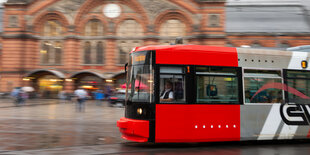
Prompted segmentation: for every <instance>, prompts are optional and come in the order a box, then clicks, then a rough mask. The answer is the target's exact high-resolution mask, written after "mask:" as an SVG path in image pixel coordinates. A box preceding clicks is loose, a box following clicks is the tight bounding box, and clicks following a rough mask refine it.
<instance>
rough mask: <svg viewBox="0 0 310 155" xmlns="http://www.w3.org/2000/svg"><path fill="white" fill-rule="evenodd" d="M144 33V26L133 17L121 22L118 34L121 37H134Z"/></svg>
mask: <svg viewBox="0 0 310 155" xmlns="http://www.w3.org/2000/svg"><path fill="white" fill-rule="evenodd" d="M142 35H143V30H142V26H141V25H140V24H139V23H137V22H136V21H135V20H132V19H128V20H125V21H123V22H122V23H121V24H120V26H119V29H118V31H117V36H120V37H133V36H142Z"/></svg>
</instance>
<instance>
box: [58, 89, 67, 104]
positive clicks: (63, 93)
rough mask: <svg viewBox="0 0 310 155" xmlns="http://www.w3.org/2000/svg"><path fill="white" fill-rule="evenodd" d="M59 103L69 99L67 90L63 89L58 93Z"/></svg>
mask: <svg viewBox="0 0 310 155" xmlns="http://www.w3.org/2000/svg"><path fill="white" fill-rule="evenodd" d="M58 98H59V103H66V100H67V93H66V91H64V90H62V91H60V92H59V93H58Z"/></svg>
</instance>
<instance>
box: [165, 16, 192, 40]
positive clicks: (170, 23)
mask: <svg viewBox="0 0 310 155" xmlns="http://www.w3.org/2000/svg"><path fill="white" fill-rule="evenodd" d="M159 35H160V37H161V40H160V43H161V44H170V43H175V39H176V37H182V36H185V35H186V25H185V24H184V23H183V22H182V21H180V20H178V19H169V20H166V21H165V22H164V23H162V24H161V26H160V30H159ZM186 42H187V41H186V40H184V39H183V43H186Z"/></svg>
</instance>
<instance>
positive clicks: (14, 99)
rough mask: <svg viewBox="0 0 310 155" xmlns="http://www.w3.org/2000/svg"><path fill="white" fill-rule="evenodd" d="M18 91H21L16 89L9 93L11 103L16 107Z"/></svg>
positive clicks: (18, 88)
mask: <svg viewBox="0 0 310 155" xmlns="http://www.w3.org/2000/svg"><path fill="white" fill-rule="evenodd" d="M20 89H21V88H20V87H16V88H14V89H13V90H12V92H11V97H12V99H13V102H14V104H15V105H18V103H19V102H18V93H19V90H20Z"/></svg>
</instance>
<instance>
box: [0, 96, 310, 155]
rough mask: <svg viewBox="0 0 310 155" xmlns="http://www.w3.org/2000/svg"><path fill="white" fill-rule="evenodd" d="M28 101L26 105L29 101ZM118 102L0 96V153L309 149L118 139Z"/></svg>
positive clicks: (304, 148)
mask: <svg viewBox="0 0 310 155" xmlns="http://www.w3.org/2000/svg"><path fill="white" fill-rule="evenodd" d="M30 105H32V106H30ZM123 115H124V108H120V107H109V106H107V103H106V102H105V103H104V104H103V105H102V106H96V105H95V103H93V102H92V101H88V102H87V105H86V110H85V112H78V111H76V109H75V105H74V104H73V103H72V102H67V103H65V104H59V103H58V101H57V100H31V101H28V103H27V105H26V106H21V107H15V106H14V105H13V104H12V103H10V100H1V101H0V154H38V155H39V154H40V155H42V154H74V155H75V154H83V155H84V154H130V155H131V154H132V155H136V154H138V155H148V154H152V155H176V154H178V155H189V154H217V155H218V154H219V155H227V154H231V155H244V154H250V155H280V154H281V155H282V154H284V155H291V154H300V155H301V154H310V141H309V142H307V141H280V142H272V141H267V142H225V143H194V144H193V143H192V144H150V143H146V144H141V143H134V142H128V141H125V140H123V139H121V137H120V136H121V135H120V133H119V131H118V128H117V127H116V121H117V120H118V119H119V118H120V117H123Z"/></svg>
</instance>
